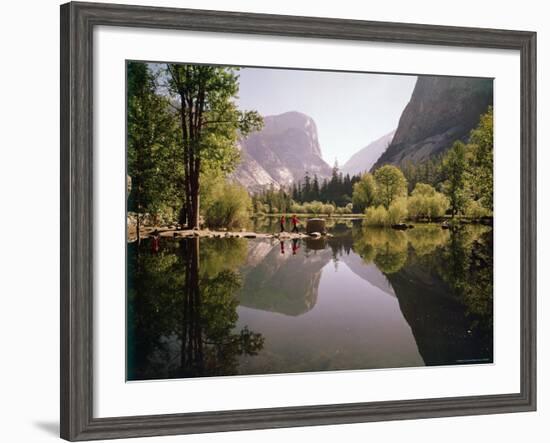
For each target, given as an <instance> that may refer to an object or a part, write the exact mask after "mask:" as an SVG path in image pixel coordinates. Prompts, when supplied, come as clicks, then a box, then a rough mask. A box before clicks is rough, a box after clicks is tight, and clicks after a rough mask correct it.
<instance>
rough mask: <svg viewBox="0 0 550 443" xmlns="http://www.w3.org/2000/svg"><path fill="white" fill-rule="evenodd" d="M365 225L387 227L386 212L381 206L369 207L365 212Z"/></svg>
mask: <svg viewBox="0 0 550 443" xmlns="http://www.w3.org/2000/svg"><path fill="white" fill-rule="evenodd" d="M365 223H366V224H367V225H370V226H388V225H389V224H390V223H389V216H388V210H387V209H386V208H385V207H384V206H382V205H379V206H370V207H368V208H367V210H366V211H365Z"/></svg>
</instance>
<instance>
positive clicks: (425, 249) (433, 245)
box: [406, 225, 449, 256]
mask: <svg viewBox="0 0 550 443" xmlns="http://www.w3.org/2000/svg"><path fill="white" fill-rule="evenodd" d="M406 235H407V238H408V240H409V243H410V245H411V246H412V248H413V249H414V252H415V253H416V255H418V256H423V255H428V254H431V253H433V252H434V251H435V250H436V249H437V248H438V247H440V246H444V245H445V244H446V243H447V242H448V241H449V230H447V229H441V226H439V225H417V226H416V227H415V228H414V229H410V230H408V231H407V234H406Z"/></svg>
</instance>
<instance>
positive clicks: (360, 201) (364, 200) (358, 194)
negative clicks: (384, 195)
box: [352, 173, 376, 212]
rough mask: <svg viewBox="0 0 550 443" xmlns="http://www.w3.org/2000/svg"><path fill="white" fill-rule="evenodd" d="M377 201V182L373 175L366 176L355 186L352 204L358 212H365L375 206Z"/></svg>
mask: <svg viewBox="0 0 550 443" xmlns="http://www.w3.org/2000/svg"><path fill="white" fill-rule="evenodd" d="M375 199H376V181H375V180H374V177H373V175H372V174H368V173H367V174H364V175H363V176H362V177H361V180H360V181H358V182H357V183H355V184H354V185H353V194H352V203H353V209H354V210H355V211H356V212H364V211H365V209H366V208H368V207H369V206H371V205H373V204H374V202H375Z"/></svg>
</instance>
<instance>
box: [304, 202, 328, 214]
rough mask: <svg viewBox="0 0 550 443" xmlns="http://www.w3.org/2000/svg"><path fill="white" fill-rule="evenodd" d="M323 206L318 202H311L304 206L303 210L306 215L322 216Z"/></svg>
mask: <svg viewBox="0 0 550 443" xmlns="http://www.w3.org/2000/svg"><path fill="white" fill-rule="evenodd" d="M323 206H324V205H323V203H321V202H320V201H312V202H308V203H305V204H304V210H305V212H306V213H307V214H322V213H323Z"/></svg>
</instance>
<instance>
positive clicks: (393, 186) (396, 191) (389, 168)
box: [374, 165, 407, 209]
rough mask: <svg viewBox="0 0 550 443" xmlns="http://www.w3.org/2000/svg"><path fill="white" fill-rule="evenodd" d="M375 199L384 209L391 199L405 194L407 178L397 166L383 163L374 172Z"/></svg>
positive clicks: (387, 206) (388, 205)
mask: <svg viewBox="0 0 550 443" xmlns="http://www.w3.org/2000/svg"><path fill="white" fill-rule="evenodd" d="M374 179H375V180H376V199H377V201H378V203H380V204H382V205H384V207H385V208H386V209H388V208H389V207H390V204H391V202H392V201H393V200H395V199H396V198H398V197H403V196H406V195H407V180H406V179H405V176H404V175H403V173H402V172H401V170H400V169H399V168H397V167H396V166H393V165H384V166H382V167H380V168H378V169H377V170H376V171H375V172H374Z"/></svg>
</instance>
